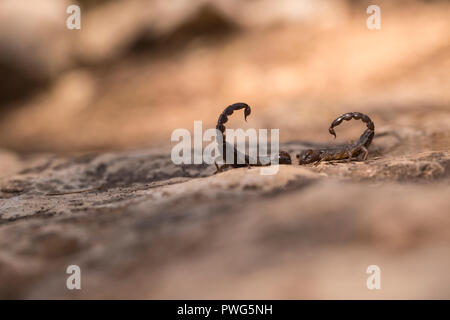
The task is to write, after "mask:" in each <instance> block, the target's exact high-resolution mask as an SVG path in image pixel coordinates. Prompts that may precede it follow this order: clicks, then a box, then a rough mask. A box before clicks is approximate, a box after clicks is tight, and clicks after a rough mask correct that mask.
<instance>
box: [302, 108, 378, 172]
mask: <svg viewBox="0 0 450 320" xmlns="http://www.w3.org/2000/svg"><path fill="white" fill-rule="evenodd" d="M351 119H355V120H362V122H364V123H365V124H366V125H367V129H366V130H365V131H364V132H363V134H362V135H361V137H359V140H358V141H356V142H353V143H351V144H348V145H344V146H337V147H331V148H324V149H317V150H313V149H309V150H305V151H303V152H301V153H300V154H298V155H297V158H298V160H299V164H308V163H319V162H320V161H330V160H343V159H347V160H348V162H350V161H351V160H352V159H353V158H356V157H358V156H361V157H362V160H366V159H367V155H368V153H369V152H368V151H367V148H368V147H369V145H370V144H371V143H372V139H373V137H374V135H375V125H374V124H373V122H372V120H370V118H369V117H368V116H367V115H365V114H362V113H360V112H349V113H346V114H343V115H342V116H340V117H339V118H337V119H336V120H334V121H333V122H332V123H331V126H330V128H329V129H328V131H329V132H330V134H332V135H333V136H334V137H335V138H336V132H334V127H336V126H338V125H340V124H341V123H342V121H344V120H346V121H349V120H351Z"/></svg>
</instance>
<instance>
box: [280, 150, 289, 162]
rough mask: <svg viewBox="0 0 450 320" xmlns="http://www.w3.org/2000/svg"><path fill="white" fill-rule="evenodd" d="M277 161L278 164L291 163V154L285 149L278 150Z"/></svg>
mask: <svg viewBox="0 0 450 320" xmlns="http://www.w3.org/2000/svg"><path fill="white" fill-rule="evenodd" d="M278 163H279V164H292V161H291V156H290V155H289V153H288V152H286V151H280V152H279V154H278Z"/></svg>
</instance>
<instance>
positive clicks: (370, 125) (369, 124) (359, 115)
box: [328, 112, 375, 138]
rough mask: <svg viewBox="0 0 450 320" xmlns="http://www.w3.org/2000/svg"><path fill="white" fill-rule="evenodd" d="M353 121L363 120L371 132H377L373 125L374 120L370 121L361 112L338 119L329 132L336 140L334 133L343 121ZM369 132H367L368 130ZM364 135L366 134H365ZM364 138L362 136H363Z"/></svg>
mask: <svg viewBox="0 0 450 320" xmlns="http://www.w3.org/2000/svg"><path fill="white" fill-rule="evenodd" d="M351 119H355V120H362V122H364V123H365V124H366V125H367V129H368V130H369V131H372V132H373V131H375V125H374V124H373V122H372V120H370V118H369V116H367V115H365V114H363V113H361V112H348V113H345V114H343V115H342V116H340V117H339V118H337V119H336V120H334V121H333V122H332V123H331V126H330V128H329V129H328V132H329V133H330V134H332V135H333V136H334V138H336V132H335V131H334V127H337V126H338V125H340V124H341V123H342V121H344V120H346V121H349V120H351ZM366 131H367V130H366ZM363 135H364V134H363ZM361 138H362V136H361Z"/></svg>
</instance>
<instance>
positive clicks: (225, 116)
mask: <svg viewBox="0 0 450 320" xmlns="http://www.w3.org/2000/svg"><path fill="white" fill-rule="evenodd" d="M240 109H244V120H245V121H247V117H248V116H249V115H250V113H251V112H252V110H251V109H250V106H249V105H248V104H246V103H243V102H238V103H234V104H232V105H229V106H228V107H226V108H225V110H223V112H222V113H221V114H220V116H219V119H218V120H217V125H216V129H217V130H219V131H220V132H222V134H223V133H224V132H225V126H224V124H225V123H227V121H228V116H231V115H232V114H233V112H234V111H236V110H240Z"/></svg>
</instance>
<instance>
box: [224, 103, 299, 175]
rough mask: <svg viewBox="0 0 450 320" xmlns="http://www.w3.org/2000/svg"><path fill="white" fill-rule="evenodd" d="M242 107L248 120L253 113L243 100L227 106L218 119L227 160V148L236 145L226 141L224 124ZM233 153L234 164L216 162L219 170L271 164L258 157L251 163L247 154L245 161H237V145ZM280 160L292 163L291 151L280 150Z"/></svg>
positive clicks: (284, 162)
mask: <svg viewBox="0 0 450 320" xmlns="http://www.w3.org/2000/svg"><path fill="white" fill-rule="evenodd" d="M241 109H244V120H245V121H247V117H248V116H249V115H250V113H251V108H250V106H249V105H248V104H246V103H243V102H238V103H235V104H232V105H229V106H228V107H226V108H225V110H224V111H223V112H222V113H221V114H220V116H219V119H218V120H217V125H216V129H217V130H219V131H220V133H221V134H222V143H223V149H222V150H223V152H222V158H223V160H225V155H226V154H227V152H226V150H227V148H230V147H234V146H231V145H230V144H229V143H227V142H226V139H225V126H224V124H225V123H226V122H227V121H228V116H231V115H232V114H233V112H234V111H237V110H241ZM219 149H220V148H219ZM233 153H234V158H233V159H234V161H233V164H224V165H222V166H221V167H219V166H218V165H217V163H215V165H216V168H217V172H220V171H222V170H223V169H224V168H227V167H229V166H231V167H232V168H241V167H250V166H263V165H268V164H269V163H267V164H262V162H261V161H260V159H259V158H258V159H256V163H254V164H252V163H250V158H249V156H248V155H247V154H244V155H241V156H243V158H244V163H237V162H238V161H237V159H238V150H237V149H236V147H234V150H233ZM266 160H267V159H266ZM278 162H279V163H280V164H291V163H292V162H291V156H290V155H289V153H287V152H285V151H280V152H279V155H278Z"/></svg>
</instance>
